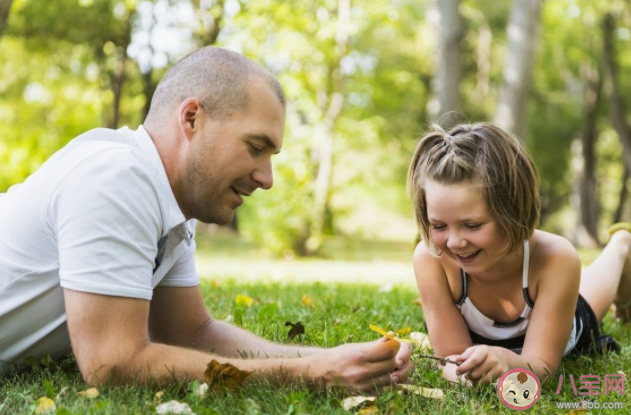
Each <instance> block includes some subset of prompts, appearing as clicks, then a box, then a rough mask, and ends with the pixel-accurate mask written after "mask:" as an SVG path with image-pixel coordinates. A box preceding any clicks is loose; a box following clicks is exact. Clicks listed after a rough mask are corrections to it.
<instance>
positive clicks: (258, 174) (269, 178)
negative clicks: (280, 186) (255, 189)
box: [252, 159, 274, 190]
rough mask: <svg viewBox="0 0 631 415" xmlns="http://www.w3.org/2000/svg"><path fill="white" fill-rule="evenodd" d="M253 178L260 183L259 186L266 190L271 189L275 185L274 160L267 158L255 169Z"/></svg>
mask: <svg viewBox="0 0 631 415" xmlns="http://www.w3.org/2000/svg"><path fill="white" fill-rule="evenodd" d="M252 180H254V181H255V182H256V183H258V185H259V187H260V188H261V189H264V190H268V189H271V188H272V186H273V185H274V173H273V172H272V160H271V159H267V160H265V161H263V162H262V164H261V165H260V166H259V167H258V168H257V169H256V170H254V173H252Z"/></svg>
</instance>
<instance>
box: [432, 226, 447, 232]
mask: <svg viewBox="0 0 631 415" xmlns="http://www.w3.org/2000/svg"><path fill="white" fill-rule="evenodd" d="M445 228H446V226H445V225H432V229H434V230H435V231H442V230H444V229H445Z"/></svg>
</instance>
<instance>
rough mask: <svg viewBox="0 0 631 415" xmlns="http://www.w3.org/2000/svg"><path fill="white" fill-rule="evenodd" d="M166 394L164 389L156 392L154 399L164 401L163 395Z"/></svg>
mask: <svg viewBox="0 0 631 415" xmlns="http://www.w3.org/2000/svg"><path fill="white" fill-rule="evenodd" d="M163 395H164V391H160V392H156V394H155V395H153V399H154V400H155V401H156V402H162V396H163Z"/></svg>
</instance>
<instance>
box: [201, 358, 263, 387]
mask: <svg viewBox="0 0 631 415" xmlns="http://www.w3.org/2000/svg"><path fill="white" fill-rule="evenodd" d="M251 374H252V372H248V371H245V370H240V369H239V368H237V367H236V366H234V365H231V364H230V363H219V362H218V361H216V360H211V361H210V363H208V365H207V366H206V371H205V372H204V379H205V380H206V383H207V384H208V388H209V389H212V391H213V392H215V393H216V392H218V391H221V390H223V389H230V390H236V389H238V388H240V387H241V386H243V382H244V381H245V379H246V378H247V377H248V376H250V375H251Z"/></svg>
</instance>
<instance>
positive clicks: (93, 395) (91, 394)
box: [79, 388, 99, 399]
mask: <svg viewBox="0 0 631 415" xmlns="http://www.w3.org/2000/svg"><path fill="white" fill-rule="evenodd" d="M79 395H81V396H83V397H85V398H89V399H94V398H96V397H97V396H99V391H98V390H96V388H90V389H88V390H85V391H83V392H79Z"/></svg>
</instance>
